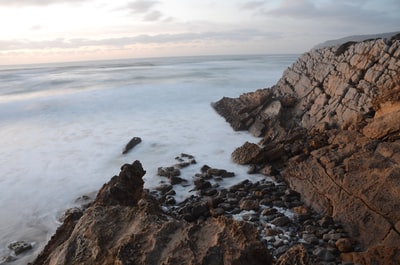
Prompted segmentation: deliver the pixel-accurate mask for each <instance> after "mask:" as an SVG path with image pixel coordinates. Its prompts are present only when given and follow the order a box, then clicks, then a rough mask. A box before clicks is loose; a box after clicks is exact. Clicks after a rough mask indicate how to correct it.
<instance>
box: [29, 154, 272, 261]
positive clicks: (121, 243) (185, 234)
mask: <svg viewBox="0 0 400 265" xmlns="http://www.w3.org/2000/svg"><path fill="white" fill-rule="evenodd" d="M144 174H145V171H144V170H143V168H142V166H141V164H140V162H138V161H135V162H134V163H133V164H131V165H130V164H126V165H124V166H123V167H122V168H121V173H120V174H119V175H118V176H114V177H113V178H112V179H111V180H110V181H109V182H108V183H107V184H105V185H104V186H103V187H102V188H101V190H100V191H99V193H98V195H97V198H96V199H95V201H94V202H93V203H92V204H91V205H90V206H89V207H88V208H87V209H86V210H85V211H84V212H83V213H82V214H80V215H79V214H78V215H76V214H74V215H69V216H68V217H67V218H66V219H65V221H64V223H63V225H62V226H60V228H59V229H58V230H57V232H56V234H55V235H54V236H53V237H52V238H51V240H50V242H49V243H48V245H47V246H46V247H45V249H44V251H43V252H42V253H41V254H40V255H39V256H38V257H37V259H36V260H35V261H34V262H33V263H32V265H39V264H40V265H43V264H139V265H140V264H143V265H144V264H146V265H151V264H157V265H158V264H174V265H176V264H185V265H186V264H234V265H240V264H243V265H244V264H255V265H257V264H260V265H261V264H264V265H265V264H272V256H271V255H270V254H269V251H268V250H267V248H266V247H265V245H264V244H263V243H262V242H261V241H260V240H259V238H258V236H259V233H258V231H257V228H256V227H255V226H253V225H251V224H250V223H246V222H242V221H235V220H233V219H232V218H227V217H224V216H218V217H215V218H214V217H212V218H208V219H206V220H204V221H198V222H187V221H185V220H182V219H177V218H175V217H174V216H173V215H171V214H168V213H167V212H164V211H163V210H162V209H161V207H160V204H159V203H158V202H157V200H156V198H155V197H153V196H152V195H150V194H149V192H148V191H146V190H143V180H142V177H143V175H144Z"/></svg>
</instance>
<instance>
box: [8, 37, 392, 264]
mask: <svg viewBox="0 0 400 265" xmlns="http://www.w3.org/2000/svg"><path fill="white" fill-rule="evenodd" d="M399 39H400V36H398V35H397V36H394V37H393V38H391V39H376V40H369V41H364V42H358V43H353V42H351V43H346V44H342V45H338V46H334V47H328V48H322V49H316V50H312V51H310V52H308V53H306V54H304V55H302V56H301V57H300V58H299V59H298V61H297V62H296V63H294V64H293V65H292V66H291V67H289V68H288V69H287V70H286V71H285V72H284V74H283V76H282V78H281V79H280V80H279V81H278V83H277V84H276V85H275V86H273V87H271V88H266V89H259V90H257V91H255V92H251V93H246V94H243V95H241V96H240V97H239V98H223V99H221V100H220V101H218V102H215V103H213V104H212V106H213V108H214V109H215V110H216V111H217V112H218V113H219V114H220V115H221V116H223V117H224V118H225V119H226V120H227V122H229V123H230V124H231V126H232V128H233V129H234V130H248V131H249V132H250V133H252V134H253V135H254V136H256V137H258V139H256V140H259V142H257V143H250V142H246V143H244V144H243V145H242V146H241V147H238V148H237V149H236V150H235V151H234V152H233V153H232V160H233V161H234V162H236V163H238V164H242V165H247V166H248V167H249V172H248V173H249V174H253V173H258V174H260V173H261V174H262V175H265V178H263V179H261V180H260V181H257V182H251V181H248V180H247V181H243V182H240V183H238V184H236V185H234V186H232V187H230V188H221V187H222V185H220V184H221V183H223V182H224V180H225V179H227V178H234V177H235V172H231V171H229V169H219V168H213V167H212V165H203V166H202V167H201V169H200V172H198V173H196V174H195V175H193V176H185V177H182V174H185V172H186V171H185V169H186V168H188V167H190V166H192V165H193V164H196V163H198V161H196V159H195V154H194V155H192V154H180V155H178V156H177V157H176V161H177V162H176V164H174V165H171V166H168V167H160V168H159V169H158V175H159V176H160V177H161V178H165V181H164V183H163V184H161V185H160V186H159V187H157V189H156V190H146V189H144V188H143V185H144V182H143V176H144V175H145V174H146V172H145V169H143V168H142V165H141V163H140V162H139V161H134V162H133V163H132V164H125V165H123V166H122V167H121V172H120V173H119V175H116V176H114V177H113V178H112V179H111V180H110V181H109V182H108V183H106V184H104V185H103V187H102V188H101V189H100V191H99V192H98V194H97V196H96V197H95V198H92V199H91V200H90V202H88V201H85V202H84V203H82V206H81V207H80V208H74V209H69V210H68V211H67V212H66V214H65V216H64V217H63V224H62V225H61V226H60V227H59V228H58V229H57V232H56V233H55V235H53V236H52V238H51V239H50V241H49V242H48V244H47V246H46V247H45V249H44V250H43V251H42V253H41V254H40V255H39V256H38V257H37V258H36V259H35V261H33V262H32V263H30V264H31V265H39V264H41V265H42V264H143V265H144V264H150V265H151V264H204V265H205V264H234V265H240V264H243V265H244V264H252V265H257V264H260V265H261V264H279V265H290V264H304V265H305V264H321V265H328V264H329V265H334V264H335V265H336V264H337V265H339V264H342V265H344V264H346V265H351V264H400V125H399V124H400V123H399V121H400V40H399ZM132 140H133V143H131V144H130V145H129V144H128V145H129V146H128V145H127V147H126V149H124V152H128V151H129V149H130V148H133V147H134V146H135V145H136V144H139V143H140V141H141V139H140V138H138V137H134V138H133V139H132ZM131 142H132V141H131ZM200 162H201V161H200ZM190 177H191V178H192V179H193V187H191V188H192V191H193V195H192V196H191V197H189V198H187V199H186V200H184V201H182V202H177V201H176V200H175V197H174V196H175V194H176V193H175V189H176V188H178V187H179V186H186V185H189V184H188V183H187V182H186V179H188V178H190ZM20 245H22V246H24V245H25V246H27V244H24V242H20V244H19V245H18V246H20ZM28 245H29V244H28ZM28 249H29V248H26V250H28ZM10 262H11V259H10Z"/></svg>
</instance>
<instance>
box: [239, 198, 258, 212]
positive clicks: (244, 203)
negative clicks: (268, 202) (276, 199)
mask: <svg viewBox="0 0 400 265" xmlns="http://www.w3.org/2000/svg"><path fill="white" fill-rule="evenodd" d="M239 206H240V209H241V210H244V211H252V210H253V211H258V209H259V208H260V206H259V202H258V200H248V199H245V200H241V201H240V205H239Z"/></svg>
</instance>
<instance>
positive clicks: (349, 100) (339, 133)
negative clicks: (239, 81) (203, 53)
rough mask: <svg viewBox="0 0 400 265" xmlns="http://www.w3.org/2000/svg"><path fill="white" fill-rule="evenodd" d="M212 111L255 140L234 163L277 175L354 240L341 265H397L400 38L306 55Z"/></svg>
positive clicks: (399, 252)
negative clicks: (266, 83) (270, 82)
mask: <svg viewBox="0 0 400 265" xmlns="http://www.w3.org/2000/svg"><path fill="white" fill-rule="evenodd" d="M213 107H214V108H215V110H216V111H217V112H218V113H219V114H220V115H222V116H223V117H225V119H226V120H227V121H228V122H229V123H230V124H231V126H232V127H233V128H234V129H235V130H249V131H250V132H251V133H252V134H253V135H255V136H257V137H260V138H261V140H260V141H259V143H257V144H253V143H245V144H244V145H243V146H242V147H240V148H238V149H237V150H235V151H234V152H233V154H232V158H233V160H234V161H236V162H237V163H241V164H252V165H253V167H254V166H256V167H257V168H258V169H259V171H260V172H265V168H268V169H269V170H267V171H266V172H268V173H271V174H272V175H276V176H278V175H279V176H281V177H283V178H284V179H285V181H286V182H287V183H288V184H289V186H290V187H291V188H292V189H294V190H295V191H297V192H299V193H301V195H302V198H303V200H304V201H305V202H306V204H308V205H309V206H311V207H312V208H314V209H315V210H317V211H318V212H320V213H323V214H326V215H330V216H332V217H333V218H334V219H335V220H337V221H340V222H341V223H343V224H344V226H345V228H346V230H347V231H348V232H349V233H350V234H351V236H352V237H353V238H356V239H357V240H358V243H359V245H360V247H361V249H360V252H353V253H344V254H342V259H343V260H344V261H349V262H353V263H360V264H400V258H399V256H400V247H399V246H400V40H399V35H396V36H394V37H392V38H391V39H376V40H369V41H364V42H359V43H354V42H348V43H345V44H342V45H339V46H334V47H329V48H322V49H317V50H312V51H310V52H309V53H306V54H304V55H302V56H301V57H300V58H299V59H298V61H297V62H295V63H294V64H293V65H292V66H291V67H289V68H288V69H287V70H286V71H285V72H284V74H283V76H282V78H281V79H280V80H279V81H278V83H277V84H276V85H275V86H273V87H272V88H270V89H260V90H257V91H255V92H251V93H246V94H243V95H241V96H240V97H239V98H223V99H221V100H220V101H218V102H216V103H213ZM389 261H390V262H389ZM374 262H378V263H374ZM385 262H386V263H385Z"/></svg>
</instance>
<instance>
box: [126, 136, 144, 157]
mask: <svg viewBox="0 0 400 265" xmlns="http://www.w3.org/2000/svg"><path fill="white" fill-rule="evenodd" d="M141 142H142V139H141V138H140V137H133V138H132V139H131V140H130V141H129V142H128V143H127V144H126V146H125V148H124V150H122V154H126V153H128V152H129V151H130V150H131V149H132V148H134V147H135V146H136V145H138V144H140V143H141Z"/></svg>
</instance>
